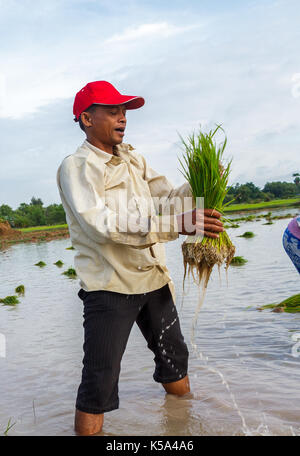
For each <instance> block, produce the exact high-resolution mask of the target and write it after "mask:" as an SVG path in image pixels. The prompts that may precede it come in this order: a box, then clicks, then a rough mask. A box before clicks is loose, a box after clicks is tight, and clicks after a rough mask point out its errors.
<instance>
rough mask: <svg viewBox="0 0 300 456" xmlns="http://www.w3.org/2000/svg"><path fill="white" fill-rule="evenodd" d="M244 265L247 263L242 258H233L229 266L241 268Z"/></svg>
mask: <svg viewBox="0 0 300 456" xmlns="http://www.w3.org/2000/svg"><path fill="white" fill-rule="evenodd" d="M246 263H248V260H246V258H244V257H243V256H235V257H233V258H232V260H231V263H230V266H242V265H243V264H246Z"/></svg>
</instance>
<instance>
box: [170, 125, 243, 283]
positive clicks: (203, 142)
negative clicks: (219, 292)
mask: <svg viewBox="0 0 300 456" xmlns="http://www.w3.org/2000/svg"><path fill="white" fill-rule="evenodd" d="M219 129H221V130H222V131H224V130H223V128H221V126H220V125H217V128H216V129H215V130H213V131H212V130H210V131H209V133H202V132H201V130H199V132H198V133H197V134H195V133H192V134H191V135H189V136H188V139H187V140H186V141H185V140H184V139H183V138H182V136H180V139H181V141H182V144H183V149H184V155H183V161H184V163H183V161H182V160H180V159H179V162H180V164H181V166H182V168H183V171H181V173H182V174H183V175H184V177H185V178H186V180H187V181H188V183H189V184H190V187H191V191H192V195H193V197H194V200H195V201H196V206H197V205H198V198H199V197H202V198H204V200H203V201H204V209H215V210H217V211H218V212H220V213H221V214H223V212H224V208H225V206H226V205H227V204H230V203H231V202H232V201H229V202H228V203H226V204H224V198H225V196H226V194H227V193H228V190H229V188H228V187H227V184H228V178H229V173H230V166H231V160H230V161H229V162H228V163H227V165H224V164H223V163H222V158H223V153H224V149H225V147H226V142H227V138H226V136H225V140H224V142H223V143H221V144H220V145H217V144H216V142H215V138H214V136H215V134H216V133H217V132H218V130H219ZM223 220H224V217H223ZM225 220H226V219H225ZM218 234H219V237H218V238H210V237H207V236H203V235H199V236H197V235H195V236H188V237H187V239H186V240H185V241H184V242H183V244H182V253H183V261H184V278H183V286H184V281H185V277H186V272H187V267H188V276H189V275H190V273H192V276H193V279H194V281H195V282H196V283H197V284H198V285H203V288H204V289H205V288H206V287H207V284H208V281H209V277H210V275H211V272H212V269H213V267H214V265H217V266H218V268H220V266H221V265H222V264H223V263H225V269H226V271H227V269H228V266H229V264H230V262H231V260H232V258H233V256H234V253H235V247H234V245H233V244H232V242H231V240H230V239H229V236H228V234H227V233H226V231H223V232H220V233H218ZM194 273H196V276H197V277H196V278H195V274H194Z"/></svg>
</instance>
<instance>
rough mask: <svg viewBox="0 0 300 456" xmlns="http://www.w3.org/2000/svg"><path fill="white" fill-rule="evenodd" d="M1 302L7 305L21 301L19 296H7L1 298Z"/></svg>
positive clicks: (13, 304)
mask: <svg viewBox="0 0 300 456" xmlns="http://www.w3.org/2000/svg"><path fill="white" fill-rule="evenodd" d="M0 302H2V304H3V305H5V306H15V305H16V304H19V302H20V301H19V300H18V298H17V296H6V298H3V299H0Z"/></svg>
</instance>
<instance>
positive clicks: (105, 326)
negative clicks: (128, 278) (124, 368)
mask: <svg viewBox="0 0 300 456" xmlns="http://www.w3.org/2000/svg"><path fill="white" fill-rule="evenodd" d="M79 296H80V297H81V296H82V299H83V301H84V323H83V326H84V345H83V348H84V358H83V369H82V380H81V384H80V385H79V388H78V393H77V399H76V412H75V431H76V433H77V434H79V435H93V434H97V433H99V432H100V431H101V430H102V426H103V421H104V413H106V412H110V411H112V410H115V409H117V408H118V407H119V397H118V382H119V373H120V367H121V360H122V356H123V353H124V350H125V347H126V344H127V340H128V337H129V334H130V331H131V328H132V325H133V323H134V321H135V319H136V316H137V314H138V306H137V305H136V304H135V302H133V301H132V300H131V299H128V300H127V298H126V295H123V294H121V293H114V292H110V291H95V292H84V293H82V292H81V295H80V294H79Z"/></svg>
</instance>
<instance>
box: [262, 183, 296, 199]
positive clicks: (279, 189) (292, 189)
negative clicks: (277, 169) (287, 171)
mask: <svg viewBox="0 0 300 456" xmlns="http://www.w3.org/2000/svg"><path fill="white" fill-rule="evenodd" d="M263 192H264V193H273V195H274V197H275V198H289V197H291V196H294V195H296V194H297V187H296V185H295V184H293V183H291V182H267V183H266V185H265V186H264V188H263Z"/></svg>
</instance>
